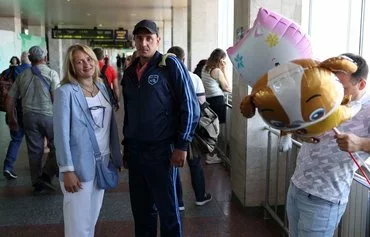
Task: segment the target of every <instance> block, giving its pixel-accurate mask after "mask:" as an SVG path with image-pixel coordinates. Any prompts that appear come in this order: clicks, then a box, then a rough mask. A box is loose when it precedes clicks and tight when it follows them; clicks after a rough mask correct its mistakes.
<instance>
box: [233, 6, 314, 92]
mask: <svg viewBox="0 0 370 237" xmlns="http://www.w3.org/2000/svg"><path fill="white" fill-rule="evenodd" d="M227 53H228V55H229V57H230V59H231V62H232V63H233V65H234V68H235V69H236V70H237V71H238V72H239V73H240V75H241V79H242V80H243V81H244V82H245V83H246V84H247V85H250V86H252V87H253V85H254V84H255V83H256V81H257V80H258V79H259V78H260V77H261V76H262V75H263V74H264V73H265V72H267V71H268V70H270V69H271V68H273V67H275V66H277V65H279V64H283V63H287V62H289V61H292V60H294V59H301V58H312V49H311V43H310V40H309V38H308V35H307V34H305V33H304V32H303V31H302V30H301V28H300V26H299V25H297V24H296V23H294V22H293V21H292V20H290V19H287V18H285V17H283V16H281V15H279V14H277V13H275V12H272V11H269V10H267V9H265V8H260V9H259V11H258V14H257V18H256V20H255V21H254V25H253V27H252V28H250V29H249V30H248V31H247V32H245V35H244V37H243V38H242V39H241V40H240V41H239V42H237V43H236V45H234V46H233V47H231V48H228V49H227Z"/></svg>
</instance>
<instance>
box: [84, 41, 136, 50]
mask: <svg viewBox="0 0 370 237" xmlns="http://www.w3.org/2000/svg"><path fill="white" fill-rule="evenodd" d="M90 46H91V47H101V48H108V49H130V48H132V42H131V41H115V40H92V41H91V42H90Z"/></svg>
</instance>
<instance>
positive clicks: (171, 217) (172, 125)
mask: <svg viewBox="0 0 370 237" xmlns="http://www.w3.org/2000/svg"><path fill="white" fill-rule="evenodd" d="M162 56H163V55H162V54H160V53H159V52H156V53H155V55H154V56H153V57H152V59H151V60H150V61H149V62H148V65H147V67H146V69H145V71H144V72H143V74H142V77H141V79H140V81H139V80H138V78H137V75H136V67H137V64H138V62H139V59H137V60H135V61H134V62H133V64H132V65H131V66H130V67H128V68H127V69H126V70H125V73H124V76H123V78H122V82H121V85H122V90H123V99H124V109H125V120H124V126H123V135H124V141H123V145H124V148H125V153H126V152H127V154H126V155H127V156H126V155H125V157H126V158H127V160H128V167H129V185H130V200H131V208H132V212H133V216H134V220H135V236H156V234H157V210H158V212H159V216H160V224H161V236H166V237H181V236H182V233H181V223H180V215H179V212H178V201H177V197H176V191H175V181H176V174H177V173H176V172H177V168H174V167H171V166H170V159H171V154H172V148H171V147H173V146H174V148H177V149H181V150H184V151H187V149H188V144H189V143H190V142H191V140H192V138H193V136H194V131H195V128H196V126H197V124H198V121H199V116H200V110H199V103H198V99H197V97H196V94H195V91H194V88H193V84H192V81H191V78H190V76H189V73H188V71H187V69H186V67H185V66H184V64H183V63H182V62H180V61H179V60H178V59H177V58H175V57H173V56H169V57H167V59H166V66H164V67H159V63H160V61H161V60H162ZM153 204H155V205H153Z"/></svg>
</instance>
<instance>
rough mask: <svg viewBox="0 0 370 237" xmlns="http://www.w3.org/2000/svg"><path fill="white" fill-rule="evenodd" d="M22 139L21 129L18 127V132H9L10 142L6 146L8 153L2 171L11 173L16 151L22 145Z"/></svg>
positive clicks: (16, 154)
mask: <svg viewBox="0 0 370 237" xmlns="http://www.w3.org/2000/svg"><path fill="white" fill-rule="evenodd" d="M23 137H24V130H23V128H21V127H19V129H18V131H12V130H10V138H11V140H10V142H9V146H8V151H7V152H6V157H5V160H4V170H10V171H13V169H14V163H15V161H16V160H17V156H18V151H19V148H20V146H21V144H22V139H23Z"/></svg>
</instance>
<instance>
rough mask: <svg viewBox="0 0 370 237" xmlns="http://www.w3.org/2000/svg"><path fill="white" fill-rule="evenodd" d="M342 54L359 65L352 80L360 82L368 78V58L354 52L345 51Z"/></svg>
mask: <svg viewBox="0 0 370 237" xmlns="http://www.w3.org/2000/svg"><path fill="white" fill-rule="evenodd" d="M342 56H346V57H348V58H350V59H352V60H353V62H354V63H356V65H357V71H356V72H354V73H352V75H351V77H352V81H353V82H354V83H358V82H359V81H361V80H366V79H367V75H368V74H369V66H368V65H367V63H366V60H365V59H364V58H363V57H361V56H359V55H355V54H353V53H344V54H342Z"/></svg>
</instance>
